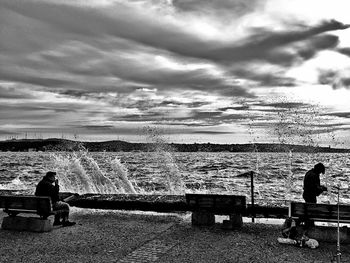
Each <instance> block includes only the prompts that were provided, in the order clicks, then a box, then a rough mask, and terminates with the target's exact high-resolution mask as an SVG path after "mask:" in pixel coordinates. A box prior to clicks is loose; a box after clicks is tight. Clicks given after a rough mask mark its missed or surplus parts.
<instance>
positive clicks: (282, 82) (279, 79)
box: [232, 66, 297, 87]
mask: <svg viewBox="0 0 350 263" xmlns="http://www.w3.org/2000/svg"><path fill="white" fill-rule="evenodd" d="M232 73H233V74H234V75H236V76H237V77H238V78H245V79H248V80H252V81H254V82H257V84H256V85H257V86H266V87H282V86H284V87H294V86H296V84H297V83H296V82H295V79H293V78H290V77H283V74H284V73H283V72H281V70H279V72H271V70H270V72H269V73H266V72H259V70H257V69H249V66H247V68H243V67H242V68H240V69H236V70H232Z"/></svg>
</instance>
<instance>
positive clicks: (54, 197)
mask: <svg viewBox="0 0 350 263" xmlns="http://www.w3.org/2000/svg"><path fill="white" fill-rule="evenodd" d="M59 191H60V188H59V186H58V185H53V184H52V183H51V182H50V181H49V180H47V179H46V178H45V177H44V178H43V179H42V180H41V181H40V182H39V183H38V185H37V187H36V190H35V195H36V196H50V197H51V201H52V203H53V204H54V203H56V202H57V201H59V196H58V193H59Z"/></svg>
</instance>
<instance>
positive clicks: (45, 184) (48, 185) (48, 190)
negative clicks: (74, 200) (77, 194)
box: [35, 172, 75, 226]
mask: <svg viewBox="0 0 350 263" xmlns="http://www.w3.org/2000/svg"><path fill="white" fill-rule="evenodd" d="M59 191H60V187H59V185H58V179H56V172H47V173H46V175H45V176H44V177H43V179H42V180H41V181H40V182H39V183H38V185H37V187H36V190H35V195H36V196H49V197H51V201H52V208H53V210H61V211H62V213H59V214H56V215H55V220H54V223H53V225H54V226H57V225H62V226H73V225H75V222H70V221H69V220H68V217H69V205H68V204H67V203H65V202H62V201H60V200H59V195H58V193H59ZM61 219H62V221H61Z"/></svg>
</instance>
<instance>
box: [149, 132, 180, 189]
mask: <svg viewBox="0 0 350 263" xmlns="http://www.w3.org/2000/svg"><path fill="white" fill-rule="evenodd" d="M144 132H145V134H146V136H147V139H148V140H150V141H151V143H152V146H153V149H152V150H153V156H154V159H155V161H156V162H157V164H158V166H160V167H161V168H162V170H163V171H164V175H165V180H166V186H167V190H168V192H169V194H174V195H175V194H184V193H185V186H184V183H183V181H182V178H181V175H180V172H179V168H178V166H177V164H176V161H175V159H174V155H173V149H172V147H171V146H169V144H168V142H167V141H166V140H165V138H164V136H163V135H162V133H161V130H160V129H158V128H156V127H150V126H147V127H144Z"/></svg>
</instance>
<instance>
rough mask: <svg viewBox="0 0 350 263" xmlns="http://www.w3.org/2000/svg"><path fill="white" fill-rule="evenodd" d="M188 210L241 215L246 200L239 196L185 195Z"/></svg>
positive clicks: (244, 208)
mask: <svg viewBox="0 0 350 263" xmlns="http://www.w3.org/2000/svg"><path fill="white" fill-rule="evenodd" d="M186 202H187V204H188V206H189V208H190V210H192V211H195V210H206V211H208V212H212V213H214V214H218V215H226V214H231V213H243V212H244V211H245V210H246V198H245V196H240V195H215V194H186Z"/></svg>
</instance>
